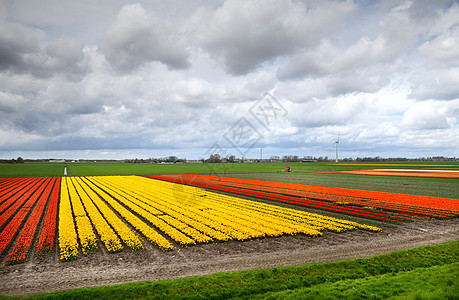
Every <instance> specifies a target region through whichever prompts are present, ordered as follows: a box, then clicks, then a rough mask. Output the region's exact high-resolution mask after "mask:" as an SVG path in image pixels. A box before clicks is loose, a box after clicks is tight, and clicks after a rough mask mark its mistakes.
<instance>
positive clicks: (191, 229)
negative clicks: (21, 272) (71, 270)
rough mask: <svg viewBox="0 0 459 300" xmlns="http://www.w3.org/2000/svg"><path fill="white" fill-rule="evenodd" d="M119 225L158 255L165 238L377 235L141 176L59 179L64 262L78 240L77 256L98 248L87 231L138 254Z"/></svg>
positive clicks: (187, 241)
mask: <svg viewBox="0 0 459 300" xmlns="http://www.w3.org/2000/svg"><path fill="white" fill-rule="evenodd" d="M72 211H73V213H72ZM142 219H143V220H142ZM74 220H75V222H74ZM144 220H146V222H145V221H144ZM125 222H127V223H129V224H130V225H131V226H132V227H133V228H134V229H135V230H136V231H137V232H139V233H141V234H142V235H143V236H144V237H145V238H146V239H147V240H148V241H150V242H151V243H153V244H156V245H157V246H158V247H159V248H160V249H163V250H171V249H173V246H172V244H171V242H170V241H169V240H168V239H167V238H170V239H172V240H174V241H175V242H177V243H178V244H181V245H193V244H196V243H209V242H212V241H228V240H247V239H252V238H258V237H265V236H270V237H275V236H281V235H284V234H290V235H293V234H299V233H301V234H305V235H308V236H311V237H316V236H320V235H322V232H323V231H326V230H329V231H336V232H343V231H347V230H353V229H356V228H360V229H365V230H371V231H379V230H380V229H379V228H376V227H372V226H367V225H362V224H358V223H355V222H350V221H345V220H339V219H335V218H331V217H326V216H322V215H317V214H311V213H307V212H303V211H298V210H294V209H289V208H284V207H279V206H274V205H269V204H265V203H259V202H254V201H250V200H245V199H241V198H236V197H232V196H228V195H222V194H218V193H214V192H209V191H206V190H204V189H201V188H197V187H192V186H186V185H181V184H177V183H170V182H165V181H161V180H154V179H149V178H145V177H139V176H89V177H84V178H77V177H67V178H62V188H61V203H60V214H59V245H60V249H61V259H62V260H68V259H72V258H75V257H77V256H78V242H77V233H78V238H79V241H80V244H81V248H82V252H83V254H85V255H86V254H87V253H88V251H89V250H90V249H94V248H96V247H97V238H96V236H95V234H94V230H93V226H92V224H93V225H94V229H95V230H96V231H97V233H98V235H99V236H100V240H101V242H102V243H104V244H105V246H106V248H107V250H108V251H109V252H116V251H120V250H121V249H122V248H123V243H124V244H125V245H127V246H128V247H129V248H130V249H132V250H136V249H141V248H143V246H142V242H141V241H140V239H139V237H137V235H136V233H135V232H133V230H131V229H129V227H128V226H127V225H126V223H125ZM75 224H76V230H75ZM155 229H158V230H159V231H161V232H162V233H163V234H165V236H166V237H164V236H163V235H162V234H160V233H158V232H157V231H156V230H155Z"/></svg>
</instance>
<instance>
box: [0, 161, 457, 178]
mask: <svg viewBox="0 0 459 300" xmlns="http://www.w3.org/2000/svg"><path fill="white" fill-rule="evenodd" d="M66 165H67V174H68V175H69V176H88V175H133V174H136V175H146V174H172V173H175V174H179V173H226V172H229V173H235V172H236V173H239V172H281V171H282V170H283V169H284V168H285V166H286V165H289V166H290V167H291V169H292V171H315V170H325V171H343V170H356V169H378V168H379V169H387V168H390V169H394V168H399V169H436V170H440V169H443V170H459V163H457V162H454V163H453V162H445V163H433V162H422V163H414V162H413V163H381V164H374V163H369V164H357V163H346V164H341V163H340V164H335V163H324V162H320V163H298V162H296V163H285V162H272V163H271V162H270V163H234V164H229V163H228V164H219V163H216V164H215V163H214V164H210V163H177V164H134V163H122V162H115V163H108V162H96V163H87V162H84V163H80V162H75V163H67V164H66ZM63 174H64V163H47V162H46V163H39V162H26V163H24V164H0V177H41V176H63Z"/></svg>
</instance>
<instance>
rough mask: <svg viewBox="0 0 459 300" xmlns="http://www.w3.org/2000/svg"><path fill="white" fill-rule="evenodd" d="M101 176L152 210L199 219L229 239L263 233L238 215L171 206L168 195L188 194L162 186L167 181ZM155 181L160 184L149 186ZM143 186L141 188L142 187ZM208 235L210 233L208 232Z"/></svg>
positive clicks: (181, 196)
mask: <svg viewBox="0 0 459 300" xmlns="http://www.w3.org/2000/svg"><path fill="white" fill-rule="evenodd" d="M104 179H105V180H115V181H117V184H118V185H119V187H120V188H121V189H123V190H124V191H126V192H129V193H132V194H133V195H135V198H139V199H143V202H144V205H148V206H149V207H151V208H152V209H158V210H160V211H161V212H162V213H164V214H170V215H174V216H176V217H178V218H182V217H181V216H185V217H187V218H192V219H195V220H197V221H198V222H203V223H204V224H205V225H206V226H207V227H210V228H212V229H214V230H222V233H224V234H226V235H229V236H230V237H231V238H232V239H238V240H245V239H249V238H256V237H261V236H264V234H263V233H261V232H259V231H255V230H253V229H251V228H249V227H247V226H248V225H249V226H250V224H241V222H243V221H242V220H239V219H237V218H236V219H232V220H231V219H229V218H228V217H227V216H226V215H219V214H215V213H214V212H212V211H210V210H205V211H201V210H196V209H189V208H187V207H185V206H181V207H180V206H178V207H177V206H175V207H174V203H173V202H172V201H168V198H169V199H170V198H171V197H172V196H174V197H179V198H180V199H186V198H187V196H188V195H189V194H187V193H185V192H184V193H181V194H180V195H179V194H177V191H178V190H180V189H179V188H174V187H172V188H171V189H165V188H164V186H168V183H165V182H162V181H152V180H151V179H147V178H143V177H124V178H122V179H121V178H118V177H113V178H106V177H104ZM154 182H156V183H159V184H161V185H156V186H155V185H152V184H153V183H154ZM142 185H143V188H141V186H142ZM139 186H140V187H139ZM191 189H197V188H191ZM186 190H187V191H188V192H190V194H191V195H193V191H192V190H190V187H187V188H186ZM244 225H245V226H244ZM196 229H197V228H196ZM198 230H199V229H198ZM206 233H207V232H206ZM207 235H208V236H210V234H207ZM224 240H226V239H224Z"/></svg>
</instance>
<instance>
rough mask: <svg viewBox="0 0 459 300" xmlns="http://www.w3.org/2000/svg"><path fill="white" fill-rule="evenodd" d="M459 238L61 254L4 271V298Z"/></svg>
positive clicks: (282, 240)
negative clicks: (76, 255)
mask: <svg viewBox="0 0 459 300" xmlns="http://www.w3.org/2000/svg"><path fill="white" fill-rule="evenodd" d="M458 239H459V219H458V218H456V219H451V220H427V219H417V220H415V221H414V222H411V223H407V224H404V225H401V226H397V227H395V228H384V231H383V232H382V233H372V232H367V231H362V230H356V231H352V232H347V233H342V234H337V233H331V232H326V233H324V235H323V236H322V237H319V238H315V239H312V238H308V237H306V236H303V235H297V236H282V237H278V238H265V239H255V240H251V241H246V242H237V241H232V242H226V243H215V244H206V245H197V246H192V247H188V248H184V247H178V246H176V247H175V250H174V251H171V252H162V251H160V250H158V249H157V248H155V247H148V248H147V249H145V250H142V251H138V252H131V251H129V250H125V251H123V252H120V253H114V254H106V253H104V252H103V251H102V250H98V251H96V252H93V253H90V254H89V255H88V256H87V257H81V258H79V259H77V260H75V261H71V262H60V261H59V260H58V255H49V256H45V257H44V258H35V259H31V260H29V262H27V263H25V264H19V265H6V266H5V265H4V266H1V267H0V296H27V295H32V294H39V293H48V292H54V291H60V290H67V289H75V288H86V287H92V286H102V285H113V284H120V283H126V282H137V281H155V280H163V279H172V278H180V277H188V276H197V275H206V274H212V273H218V272H227V271H240V270H249V269H257V268H264V269H268V268H273V267H281V266H291V265H300V264H309V263H315V262H329V261H338V260H345V259H355V258H364V257H371V256H374V255H379V254H384V253H390V252H392V251H397V250H406V249H410V248H415V247H420V246H425V245H432V244H439V243H443V242H448V241H455V240H458Z"/></svg>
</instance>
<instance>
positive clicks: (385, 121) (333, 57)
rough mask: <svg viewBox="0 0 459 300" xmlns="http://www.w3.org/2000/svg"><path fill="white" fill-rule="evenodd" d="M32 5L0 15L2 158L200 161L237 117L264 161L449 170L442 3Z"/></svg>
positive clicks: (453, 66) (450, 128)
mask: <svg viewBox="0 0 459 300" xmlns="http://www.w3.org/2000/svg"><path fill="white" fill-rule="evenodd" d="M37 3H38V2H36V1H30V0H17V1H15V2H8V1H7V2H1V3H0V4H1V5H0V119H1V122H0V155H2V154H1V153H3V155H7V156H8V155H9V154H8V153H9V151H10V150H13V151H18V152H19V151H22V150H24V151H25V152H24V153H25V154H27V155H30V156H31V157H32V156H34V155H44V156H45V157H46V156H48V155H46V153H48V154H49V156H54V157H58V156H60V155H58V154H59V153H62V156H64V155H75V156H76V157H73V158H79V157H78V156H79V155H81V156H82V157H85V158H88V157H91V156H92V157H98V158H104V157H105V158H109V157H107V156H112V157H116V158H124V157H130V158H132V157H134V158H135V157H139V158H140V157H155V156H166V155H169V154H171V155H178V156H180V157H187V158H199V157H203V156H204V153H206V151H207V150H208V149H209V148H210V147H211V146H212V145H213V144H214V143H215V142H218V143H221V145H223V146H224V147H229V143H228V142H227V141H226V142H225V139H224V135H225V133H226V132H228V130H229V129H230V128H231V127H232V126H233V125H234V124H235V123H236V122H237V121H238V120H239V119H240V118H241V117H244V118H247V120H249V122H251V124H252V125H253V126H255V127H256V129H257V130H259V131H260V133H261V134H262V135H263V138H262V139H261V140H260V141H259V143H258V144H256V145H254V147H255V148H256V149H258V147H263V148H264V149H266V153H265V151H264V152H263V153H264V154H265V155H267V156H270V155H280V156H282V155H285V154H292V155H300V156H303V155H315V156H325V155H327V156H329V157H334V150H335V144H334V140H335V139H336V137H337V135H338V132H340V134H341V135H340V139H341V141H340V147H341V148H342V150H341V151H342V155H343V156H354V157H355V156H377V155H379V156H389V155H390V156H432V155H445V156H459V153H458V152H457V151H458V150H457V149H459V144H458V143H457V141H456V136H458V134H459V133H458V130H459V123H458V117H457V116H458V115H459V103H458V101H459V88H458V87H459V81H458V78H459V69H458V67H459V66H458V65H457V62H458V61H459V57H458V53H457V48H459V47H457V42H458V36H457V35H458V28H459V27H458V24H457V23H458V21H457V20H459V18H457V14H458V12H459V6H458V5H457V3H456V2H454V1H448V0H444V1H443V0H442V1H412V2H408V1H406V2H397V1H395V2H394V1H378V2H372V1H371V2H359V1H356V2H353V1H344V2H342V1H331V0H330V1H328V0H327V1H320V2H316V1H276V0H272V1H271V0H270V1H269V2H261V1H260V2H259V1H250V2H246V1H240V0H227V1H220V2H212V3H209V2H206V1H201V0H194V1H186V2H181V1H179V0H175V1H173V2H162V1H156V2H150V1H139V4H128V3H127V2H126V1H123V0H116V1H106V0H103V1H100V2H97V3H93V2H91V1H86V0H83V1H81V2H78V3H76V2H67V1H64V2H63V3H62V5H59V6H56V5H55V4H54V3H53V1H51V0H44V1H43V2H41V1H40V4H37ZM267 3H268V4H269V5H268V4H267ZM32 8H33V9H32ZM82 16H86V17H85V18H83V17H82ZM267 91H271V92H272V93H273V95H274V96H275V98H276V99H277V101H279V103H280V104H281V105H282V106H283V107H285V108H286V110H287V115H286V116H285V117H283V118H280V119H278V120H276V122H273V123H272V126H271V127H270V128H265V127H263V126H262V125H261V124H260V123H259V122H258V121H257V120H256V119H254V118H253V116H252V115H251V114H250V112H249V110H250V108H251V107H252V106H253V105H254V104H255V103H256V101H257V100H258V99H259V98H260V97H261V96H262V95H263V94H264V93H265V92H267ZM255 148H254V149H252V150H250V151H249V152H248V155H256V157H258V155H259V151H258V150H257V151H256V150H255ZM132 149H142V150H132ZM26 150H27V151H26ZM229 150H230V152H231V151H233V152H234V151H235V150H234V149H229ZM18 152H16V153H18ZM5 153H6V154H5ZM33 153H37V154H33ZM233 154H237V153H233ZM141 155H142V156H141ZM15 156H17V155H15ZM42 157H43V156H42Z"/></svg>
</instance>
